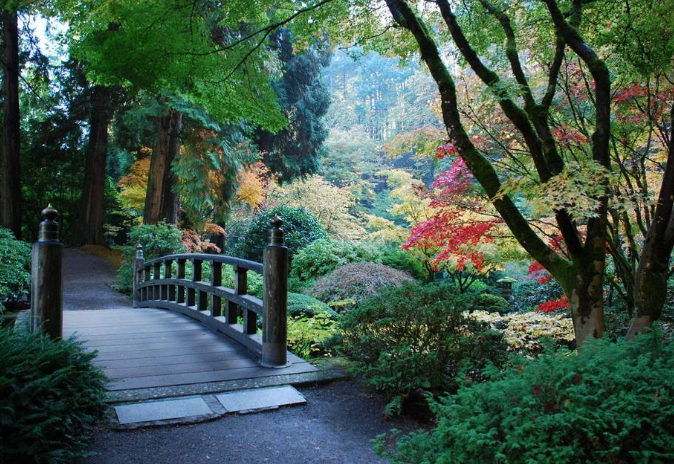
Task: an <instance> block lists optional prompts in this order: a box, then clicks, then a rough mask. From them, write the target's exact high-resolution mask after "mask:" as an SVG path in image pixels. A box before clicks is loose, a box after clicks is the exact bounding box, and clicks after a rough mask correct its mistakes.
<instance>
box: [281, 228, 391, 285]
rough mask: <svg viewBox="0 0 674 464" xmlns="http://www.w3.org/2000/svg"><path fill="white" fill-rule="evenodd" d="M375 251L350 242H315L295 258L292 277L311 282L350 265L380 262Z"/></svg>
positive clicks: (325, 240) (324, 240)
mask: <svg viewBox="0 0 674 464" xmlns="http://www.w3.org/2000/svg"><path fill="white" fill-rule="evenodd" d="M378 261H379V257H378V256H377V253H376V252H375V250H373V249H371V248H368V247H365V246H363V245H359V244H357V243H353V242H348V241H336V240H332V239H329V238H327V239H322V240H315V241H313V242H311V243H310V244H309V245H307V246H306V247H304V248H302V249H301V250H299V251H298V252H297V254H296V255H295V257H294V258H293V268H292V271H291V276H293V277H297V278H298V279H299V280H300V281H310V280H314V279H317V278H319V277H322V276H324V275H325V274H327V273H328V272H331V271H333V270H335V269H337V268H338V267H340V266H344V265H345V264H350V263H362V262H378Z"/></svg>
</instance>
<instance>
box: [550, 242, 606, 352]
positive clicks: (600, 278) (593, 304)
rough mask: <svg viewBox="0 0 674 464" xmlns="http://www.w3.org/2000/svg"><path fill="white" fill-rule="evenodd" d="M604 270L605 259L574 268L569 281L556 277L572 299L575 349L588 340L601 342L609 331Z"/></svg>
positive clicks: (602, 257)
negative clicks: (607, 329) (606, 323)
mask: <svg viewBox="0 0 674 464" xmlns="http://www.w3.org/2000/svg"><path fill="white" fill-rule="evenodd" d="M604 266H605V259H604V256H603V255H600V256H597V257H596V258H595V259H593V260H588V261H587V262H586V264H585V265H578V266H574V269H573V271H572V272H569V274H568V278H567V279H563V278H559V277H556V278H557V280H558V281H559V282H560V283H561V285H562V288H563V289H564V293H565V294H566V296H567V298H568V299H569V309H570V312H571V318H572V320H573V332H574V335H575V337H576V346H578V347H580V346H581V345H582V344H583V342H584V341H585V340H586V339H587V338H588V337H589V338H599V337H601V336H602V335H603V333H604V330H605V328H606V325H605V322H604V285H603V284H604Z"/></svg>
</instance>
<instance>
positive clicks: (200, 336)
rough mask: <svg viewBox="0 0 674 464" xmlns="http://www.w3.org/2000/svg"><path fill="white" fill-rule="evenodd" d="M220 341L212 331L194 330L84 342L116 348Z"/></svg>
mask: <svg viewBox="0 0 674 464" xmlns="http://www.w3.org/2000/svg"><path fill="white" fill-rule="evenodd" d="M203 340H209V341H220V340H222V336H219V335H217V334H215V333H213V332H210V331H204V330H192V331H188V332H185V333H183V334H175V333H172V334H152V335H150V336H134V335H117V336H115V337H109V338H106V339H102V340H101V339H97V340H92V339H90V338H89V339H87V340H84V346H92V347H98V346H116V345H128V344H129V343H150V342H155V343H162V342H164V343H167V342H170V341H180V342H183V343H186V342H194V341H203Z"/></svg>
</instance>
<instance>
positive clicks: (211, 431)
mask: <svg viewBox="0 0 674 464" xmlns="http://www.w3.org/2000/svg"><path fill="white" fill-rule="evenodd" d="M300 391H301V392H302V393H303V394H304V395H305V396H306V398H307V404H306V405H304V406H297V407H290V408H285V409H280V410H277V411H270V412H266V413H257V414H246V415H240V416H226V417H224V418H222V419H219V420H217V421H214V422H206V423H201V424H196V425H182V426H173V427H159V428H150V429H139V430H133V431H112V430H100V431H97V432H96V433H95V434H94V438H93V442H92V444H91V450H92V451H94V452H95V453H97V454H96V455H95V456H92V457H90V458H88V459H84V460H82V461H80V463H79V464H183V463H184V464H202V463H213V464H225V463H227V464H234V463H236V464H258V463H259V464H377V463H384V462H386V461H385V460H384V459H381V458H379V457H378V456H376V455H375V454H374V452H373V451H372V447H371V445H370V439H372V438H374V437H375V436H376V435H378V434H380V433H384V432H387V431H389V430H390V429H393V428H398V429H402V430H406V431H409V430H412V429H415V428H418V427H420V425H419V424H418V423H416V422H414V421H412V420H410V419H396V420H391V421H384V420H383V418H382V414H381V413H382V410H383V407H384V403H383V402H382V401H381V399H380V398H379V397H377V396H372V395H370V394H368V393H367V392H366V391H365V390H364V389H363V388H362V385H361V384H360V383H359V382H358V381H356V380H347V381H338V382H334V383H332V384H329V385H324V386H320V387H312V388H303V389H300Z"/></svg>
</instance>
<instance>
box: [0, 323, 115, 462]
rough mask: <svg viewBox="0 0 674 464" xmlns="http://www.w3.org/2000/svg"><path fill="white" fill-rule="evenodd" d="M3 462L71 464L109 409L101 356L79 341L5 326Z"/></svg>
mask: <svg viewBox="0 0 674 464" xmlns="http://www.w3.org/2000/svg"><path fill="white" fill-rule="evenodd" d="M0 353H2V357H1V358H0V418H1V420H0V462H3V463H4V462H6V463H15V464H23V463H68V462H72V459H73V458H74V457H76V456H80V455H82V454H83V452H84V448H83V446H84V445H85V444H86V435H85V434H84V433H83V432H84V431H86V430H87V429H89V428H90V427H92V426H93V425H95V424H96V423H97V422H98V421H99V420H101V419H102V418H103V417H104V415H105V412H106V404H105V402H104V399H105V391H106V389H105V383H106V378H105V376H104V375H103V373H102V372H101V371H100V370H99V369H98V368H97V367H94V365H93V364H92V363H91V361H92V359H93V358H94V357H95V356H96V355H95V354H94V353H87V352H85V351H84V350H83V348H82V346H81V344H80V342H77V341H75V340H74V339H69V340H59V341H53V340H51V339H49V338H48V337H47V336H46V335H43V334H39V333H38V334H28V333H24V332H23V331H19V330H11V329H2V330H0Z"/></svg>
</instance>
